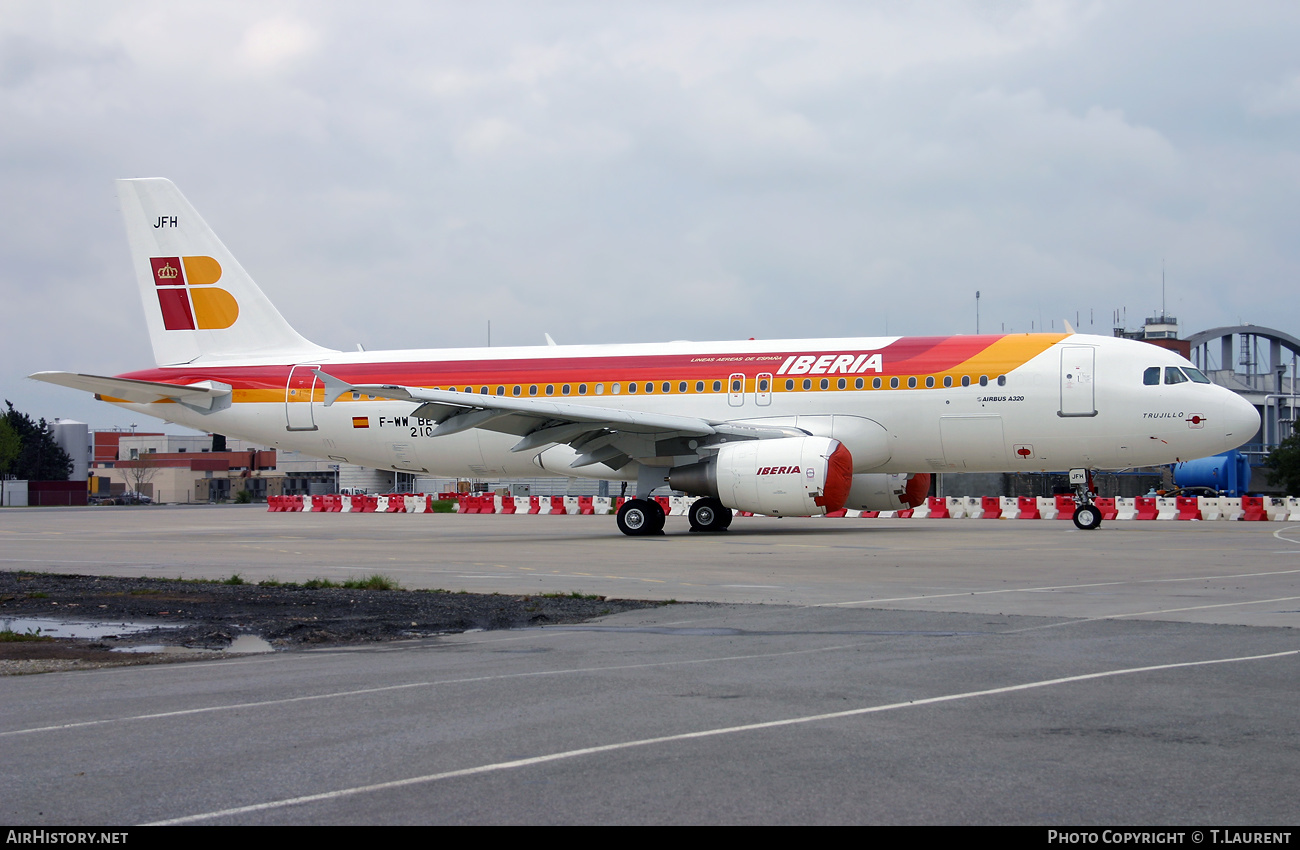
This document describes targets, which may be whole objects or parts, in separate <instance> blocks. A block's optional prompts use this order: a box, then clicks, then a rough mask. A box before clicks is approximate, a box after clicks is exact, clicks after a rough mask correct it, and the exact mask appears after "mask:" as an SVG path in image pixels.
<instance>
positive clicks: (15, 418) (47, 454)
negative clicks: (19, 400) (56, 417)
mask: <svg viewBox="0 0 1300 850" xmlns="http://www.w3.org/2000/svg"><path fill="white" fill-rule="evenodd" d="M5 405H6V406H7V407H8V408H9V409H8V410H7V411H5V413H4V415H3V416H2V417H0V419H2V420H3V421H4V423H5V424H6V426H7V427H8V428H9V430H10V431H11V432H12V433H13V434H15V435H16V436H17V437H18V453H17V455H16V456H15V457H13V458H12V459H10V460H8V461H7V462H6V463H5V465H4V466H3V467H0V473H7V474H9V475H13V476H14V477H15V478H19V479H23V478H25V479H27V480H29V481H67V480H68V476H69V475H71V474H72V458H70V457H68V453H67V452H65V451H64V450H63V447H62V446H60V445H59V444H58V443H56V442H54V432H53V431H52V430H50V426H49V425H47V424H46V422H45V420H44V419H42V420H41V421H40V422H39V423H38V422H33V421H32V418H31V417H30V416H28V415H27V414H26V413H20V412H18V411H17V410H14V405H13V402H11V401H9V400H8V399H6V400H5ZM2 440H3V438H2V437H0V441H2ZM2 452H3V449H0V459H3V454H2Z"/></svg>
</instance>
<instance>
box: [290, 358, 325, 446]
mask: <svg viewBox="0 0 1300 850" xmlns="http://www.w3.org/2000/svg"><path fill="white" fill-rule="evenodd" d="M319 368H320V366H319V365H317V366H294V367H293V368H292V369H290V370H289V381H288V383H286V384H285V387H284V426H285V430H286V431H315V430H316V410H315V409H316V402H315V398H316V389H317V388H318V387H320V386H321V384H320V381H318V380H317V379H316V376H315V375H313V374H312V370H313V369H319Z"/></svg>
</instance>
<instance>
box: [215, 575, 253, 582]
mask: <svg viewBox="0 0 1300 850" xmlns="http://www.w3.org/2000/svg"><path fill="white" fill-rule="evenodd" d="M218 583H219V584H248V582H246V581H244V577H243V576H241V575H240V574H239V573H231V575H230V578H228V579H225V580H223V581H220V582H218Z"/></svg>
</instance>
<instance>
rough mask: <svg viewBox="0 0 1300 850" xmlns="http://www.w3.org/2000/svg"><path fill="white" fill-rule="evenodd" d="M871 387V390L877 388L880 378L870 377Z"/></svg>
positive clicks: (878, 387)
mask: <svg viewBox="0 0 1300 850" xmlns="http://www.w3.org/2000/svg"><path fill="white" fill-rule="evenodd" d="M871 388H872V389H873V390H878V389H880V379H879V378H872V379H871Z"/></svg>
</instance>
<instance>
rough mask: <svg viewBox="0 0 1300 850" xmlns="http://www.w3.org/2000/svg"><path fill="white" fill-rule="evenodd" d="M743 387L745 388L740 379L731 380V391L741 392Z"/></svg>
mask: <svg viewBox="0 0 1300 850" xmlns="http://www.w3.org/2000/svg"><path fill="white" fill-rule="evenodd" d="M744 389H745V387H744V385H743V384H742V383H741V382H740V381H732V382H731V391H732V392H733V393H738V392H743V391H744Z"/></svg>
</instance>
